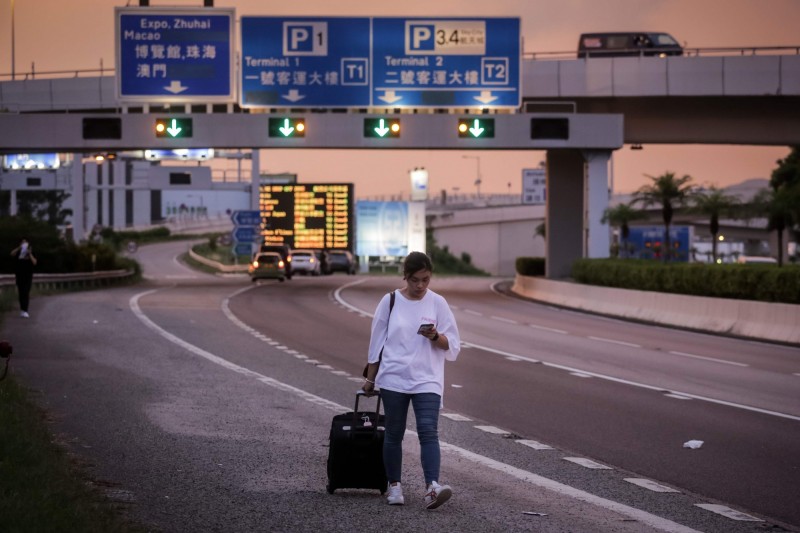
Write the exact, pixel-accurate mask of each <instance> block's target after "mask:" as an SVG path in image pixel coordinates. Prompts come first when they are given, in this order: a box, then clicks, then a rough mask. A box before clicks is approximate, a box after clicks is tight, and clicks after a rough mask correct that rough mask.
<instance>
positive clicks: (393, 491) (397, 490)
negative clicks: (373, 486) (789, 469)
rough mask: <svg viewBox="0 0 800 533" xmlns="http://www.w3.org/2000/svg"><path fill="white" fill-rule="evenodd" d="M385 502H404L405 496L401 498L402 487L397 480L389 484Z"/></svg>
mask: <svg viewBox="0 0 800 533" xmlns="http://www.w3.org/2000/svg"><path fill="white" fill-rule="evenodd" d="M386 502H387V503H388V504H389V505H403V504H405V503H406V500H405V498H403V487H401V486H400V483H399V482H398V483H397V484H396V485H392V484H389V491H388V493H387V494H386Z"/></svg>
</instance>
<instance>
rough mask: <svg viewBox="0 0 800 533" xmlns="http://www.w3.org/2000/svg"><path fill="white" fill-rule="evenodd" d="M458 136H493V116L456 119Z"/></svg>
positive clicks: (473, 137) (476, 137) (472, 137)
mask: <svg viewBox="0 0 800 533" xmlns="http://www.w3.org/2000/svg"><path fill="white" fill-rule="evenodd" d="M458 136H459V137H461V138H470V139H478V138H488V137H492V138H493V137H494V119H493V118H461V119H458Z"/></svg>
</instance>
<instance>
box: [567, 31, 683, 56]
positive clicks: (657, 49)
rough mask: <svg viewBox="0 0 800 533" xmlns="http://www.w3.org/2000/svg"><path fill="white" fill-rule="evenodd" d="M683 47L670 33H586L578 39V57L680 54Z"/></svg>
mask: <svg viewBox="0 0 800 533" xmlns="http://www.w3.org/2000/svg"><path fill="white" fill-rule="evenodd" d="M680 55H683V47H682V46H681V45H680V44H678V41H677V40H675V38H674V37H673V36H672V35H670V34H669V33H659V32H639V31H637V32H613V33H584V34H582V35H581V37H580V40H579V41H578V57H579V58H580V57H625V56H658V57H666V56H680Z"/></svg>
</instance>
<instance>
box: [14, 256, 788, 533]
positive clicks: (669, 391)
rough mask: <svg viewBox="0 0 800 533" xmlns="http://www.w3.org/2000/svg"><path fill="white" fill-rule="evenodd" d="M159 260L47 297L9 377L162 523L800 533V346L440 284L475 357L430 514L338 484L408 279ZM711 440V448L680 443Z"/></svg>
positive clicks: (484, 284)
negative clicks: (331, 476)
mask: <svg viewBox="0 0 800 533" xmlns="http://www.w3.org/2000/svg"><path fill="white" fill-rule="evenodd" d="M185 249H186V244H185V243H166V244H161V245H153V246H146V247H142V248H140V249H139V251H138V252H137V258H138V259H139V260H140V262H142V264H143V265H144V268H145V275H146V278H147V281H146V282H145V283H143V284H141V285H139V286H135V287H125V288H119V289H113V290H103V291H91V292H84V293H73V294H64V295H58V296H52V297H47V298H36V299H35V300H34V301H33V302H32V306H31V317H32V318H31V319H28V320H23V319H19V318H17V317H16V316H15V315H13V314H12V315H9V316H8V317H7V319H6V322H5V326H4V331H3V337H4V338H8V339H9V340H11V341H12V342H13V344H14V346H15V359H14V361H13V362H12V365H13V369H12V370H13V372H14V373H15V374H16V375H17V376H18V378H19V379H20V380H21V381H22V382H23V383H25V384H27V385H28V386H29V387H31V388H32V389H33V390H34V391H36V398H38V400H39V401H40V402H41V404H42V405H43V406H44V407H45V408H47V409H48V410H49V411H50V413H51V414H52V419H53V430H54V431H55V432H56V433H57V435H58V436H59V440H61V441H62V442H64V443H65V445H66V446H67V447H68V448H69V449H70V451H72V452H73V453H75V454H76V456H78V457H79V458H81V459H82V462H83V463H84V464H85V465H86V468H87V471H88V472H89V475H90V476H91V477H92V478H93V479H94V480H95V482H96V483H97V484H98V485H99V486H101V487H104V488H105V490H106V492H107V493H108V495H109V497H110V498H112V499H113V500H114V501H116V502H119V505H121V506H122V507H124V508H125V509H127V512H129V513H130V515H131V516H132V517H134V518H135V519H136V520H138V521H140V522H142V523H144V524H146V525H147V526H148V527H150V528H151V529H153V530H161V531H317V530H323V529H324V530H327V531H332V532H333V531H352V530H354V529H358V530H364V531H378V530H387V529H391V530H396V531H412V530H414V531H419V530H431V531H436V530H439V531H477V532H483V531H542V532H556V531H558V532H562V531H563V532H606V531H615V532H616V531H620V532H627V531H676V532H677V531H686V532H689V531H706V532H725V533H727V532H733V533H737V532H756V531H758V532H762V531H765V530H769V531H780V530H789V531H800V505H798V497H797V487H798V479H800V349H798V348H796V347H786V346H778V345H774V344H767V343H758V342H748V341H742V340H736V339H729V338H723V337H718V336H712V335H703V334H698V333H689V332H685V331H679V330H672V329H667V328H662V327H653V326H646V325H641V324H631V323H627V322H622V321H617V320H609V319H606V318H602V317H597V316H591V315H585V314H580V313H575V312H572V311H567V310H561V309H554V308H551V307H548V306H543V305H540V304H536V303H533V302H529V301H524V300H520V299H517V298H514V297H512V296H509V295H507V294H505V293H504V291H505V289H506V288H507V286H508V282H507V281H504V280H499V279H487V278H460V277H458V278H456V277H452V278H451V277H436V276H434V280H433V282H432V284H431V288H432V289H433V290H436V291H437V292H440V293H441V294H443V295H444V296H445V297H446V298H447V299H448V301H449V303H450V304H451V306H452V307H453V309H454V313H455V315H456V318H457V320H458V323H459V328H460V331H461V336H462V339H463V341H464V343H465V344H464V347H463V350H462V352H461V355H460V357H459V360H458V361H457V362H456V363H454V364H448V366H447V368H446V389H445V396H444V404H445V409H444V411H443V415H442V419H441V428H440V429H441V440H442V443H443V444H442V445H443V465H442V480H441V481H442V482H445V483H449V484H451V485H452V486H453V488H454V497H453V500H452V501H451V502H449V503H448V504H447V505H445V506H443V507H442V508H440V509H438V510H436V511H432V512H431V511H425V510H424V508H423V506H422V503H421V497H422V492H423V486H422V485H423V483H422V479H421V472H420V470H421V469H420V467H419V455H418V446H417V445H416V436H415V434H414V433H412V431H413V429H414V424H413V417H411V418H410V425H409V430H410V432H409V433H408V434H407V437H406V455H405V463H404V485H405V492H406V505H405V506H404V507H402V508H396V507H390V506H387V505H385V503H384V502H383V499H382V498H381V497H380V495H379V494H378V492H377V491H363V490H341V491H337V492H336V493H335V494H334V495H328V494H327V493H326V491H325V483H326V474H325V459H326V456H327V440H328V430H329V426H330V418H331V417H332V416H333V415H334V414H337V413H339V412H343V411H345V410H347V409H348V408H350V407H351V406H352V402H353V399H354V391H355V390H356V389H357V388H358V386H359V385H360V383H361V381H360V379H359V378H358V376H359V375H360V372H361V369H362V368H363V365H364V362H365V358H366V348H367V344H368V341H369V324H370V315H371V313H372V311H373V310H374V308H375V305H376V304H377V302H378V300H379V299H380V297H381V295H382V294H384V293H385V292H386V291H388V290H391V289H393V288H399V287H400V286H401V285H402V279H401V277H400V276H399V275H396V276H395V275H387V276H345V275H334V276H325V277H302V276H296V277H295V278H294V279H293V280H291V281H287V282H285V283H279V282H277V281H267V282H260V283H258V284H253V283H251V282H250V281H249V280H248V279H247V278H246V276H241V275H234V276H224V277H221V276H211V275H208V274H204V273H200V272H197V271H193V270H191V269H189V268H188V267H186V266H184V265H183V264H182V263H181V262H180V261H178V260H177V259H176V258H177V256H178V255H180V254H181V253H182V252H183V251H185ZM693 440H694V441H702V445H701V446H700V447H699V448H697V449H690V448H686V447H684V443H687V442H689V441H693Z"/></svg>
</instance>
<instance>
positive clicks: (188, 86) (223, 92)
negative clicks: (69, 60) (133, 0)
mask: <svg viewBox="0 0 800 533" xmlns="http://www.w3.org/2000/svg"><path fill="white" fill-rule="evenodd" d="M114 11H115V15H116V45H117V98H118V99H119V100H120V101H148V102H193V101H197V102H230V101H233V100H234V99H235V97H236V95H235V91H234V89H233V64H234V61H233V58H234V55H233V54H234V49H233V25H234V19H235V10H233V9H217V8H203V9H197V8H190V9H182V8H175V7H172V8H155V7H144V8H137V7H117V8H115V10H114Z"/></svg>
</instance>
